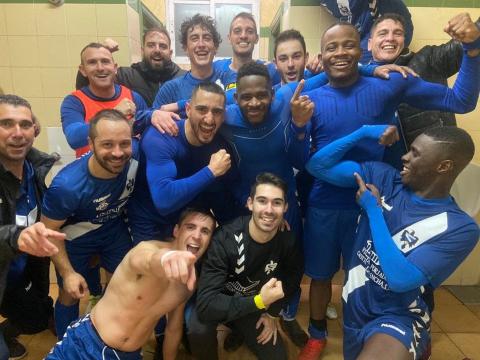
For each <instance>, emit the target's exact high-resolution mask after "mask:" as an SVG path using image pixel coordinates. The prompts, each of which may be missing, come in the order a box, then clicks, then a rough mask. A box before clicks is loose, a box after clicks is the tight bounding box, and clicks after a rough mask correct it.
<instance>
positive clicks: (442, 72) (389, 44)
mask: <svg viewBox="0 0 480 360" xmlns="http://www.w3.org/2000/svg"><path fill="white" fill-rule="evenodd" d="M462 16H464V17H465V18H467V17H469V15H468V14H466V13H464V14H463V15H462ZM476 25H477V26H476V29H475V28H473V27H472V28H471V29H472V31H476V32H478V33H480V19H479V20H477V22H476ZM404 29H405V20H404V19H403V18H402V17H401V16H399V15H397V14H384V15H383V16H381V17H379V18H378V19H377V20H375V22H374V23H373V25H372V31H371V33H370V39H369V43H368V44H369V49H370V50H371V52H372V56H373V61H372V63H374V64H390V63H394V64H397V65H404V66H409V67H411V68H412V69H413V70H414V71H415V72H417V74H418V75H420V77H422V78H423V79H425V80H427V81H430V82H435V83H438V84H442V85H447V79H448V78H450V77H451V76H453V75H454V74H456V73H457V72H458V70H459V69H460V64H461V62H462V55H463V49H462V44H461V42H460V41H456V40H450V41H448V42H447V43H444V44H441V45H426V46H424V47H422V48H421V49H420V50H418V51H416V52H413V51H410V50H409V49H408V48H405V30H404ZM398 117H399V122H400V126H401V127H402V136H403V137H404V143H405V145H406V147H405V146H403V145H404V144H399V146H398V151H397V152H402V154H404V153H405V152H406V149H407V148H408V146H410V144H411V143H412V142H413V140H414V139H415V138H416V137H417V136H418V135H419V134H421V133H422V132H423V131H424V130H425V129H427V128H430V127H436V126H455V125H456V120H455V115H454V114H452V113H448V112H443V111H428V110H423V109H418V108H417V107H415V105H413V106H411V105H408V104H401V105H400V106H399V108H398ZM392 155H394V154H392ZM394 157H395V158H396V160H397V161H396V163H395V164H393V163H392V165H395V166H396V167H397V168H401V161H398V159H399V158H400V156H399V155H398V154H397V155H396V156H394ZM390 158H392V156H389V157H388V158H387V160H389V159H390Z"/></svg>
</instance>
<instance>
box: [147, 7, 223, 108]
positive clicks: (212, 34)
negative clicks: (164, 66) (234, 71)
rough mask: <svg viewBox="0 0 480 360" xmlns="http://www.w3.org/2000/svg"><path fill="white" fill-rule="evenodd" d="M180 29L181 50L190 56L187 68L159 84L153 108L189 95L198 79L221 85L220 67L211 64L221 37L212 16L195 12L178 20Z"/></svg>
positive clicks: (187, 97) (185, 98) (184, 98)
mask: <svg viewBox="0 0 480 360" xmlns="http://www.w3.org/2000/svg"><path fill="white" fill-rule="evenodd" d="M180 33H181V43H182V46H183V50H184V51H185V52H186V53H187V56H188V59H189V60H190V66H191V69H190V71H188V72H187V73H186V74H185V75H183V76H180V77H178V78H176V79H173V80H171V81H169V82H168V83H166V84H165V85H164V86H162V87H161V88H160V90H159V91H158V93H157V96H156V97H155V101H154V103H153V109H159V108H160V107H161V106H162V105H167V104H172V103H176V102H177V101H179V100H188V99H190V98H191V97H192V92H193V89H194V88H195V87H196V86H197V85H198V84H200V83H207V82H211V83H215V82H217V83H220V84H221V85H222V86H223V85H225V79H224V78H223V75H224V71H222V70H218V69H215V68H214V67H213V58H214V56H215V54H216V53H217V49H218V46H219V45H220V42H221V41H222V39H221V37H220V34H219V33H218V31H217V29H216V27H215V23H214V21H213V19H212V18H211V17H209V16H204V15H200V14H196V15H194V16H193V17H192V18H188V19H186V20H185V21H184V22H183V23H182V25H181V27H180ZM155 114H156V112H154V113H153V115H152V116H154V117H155V116H157V115H155ZM157 114H158V113H157Z"/></svg>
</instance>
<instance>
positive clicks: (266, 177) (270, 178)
mask: <svg viewBox="0 0 480 360" xmlns="http://www.w3.org/2000/svg"><path fill="white" fill-rule="evenodd" d="M263 184H269V185H273V186H275V187H278V188H279V189H280V190H282V191H283V197H284V199H285V202H286V201H287V192H288V185H287V183H286V182H285V181H283V180H282V179H281V178H280V177H278V176H277V175H275V174H272V173H269V172H263V173H260V174H258V175H257V177H256V178H255V182H254V183H253V184H252V187H251V188H250V197H251V198H252V199H253V198H254V197H255V193H256V192H257V187H258V186H259V185H263Z"/></svg>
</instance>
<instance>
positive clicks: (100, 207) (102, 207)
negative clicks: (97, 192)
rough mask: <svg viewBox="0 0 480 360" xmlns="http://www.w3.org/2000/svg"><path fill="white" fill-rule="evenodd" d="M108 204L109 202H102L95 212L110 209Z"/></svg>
mask: <svg viewBox="0 0 480 360" xmlns="http://www.w3.org/2000/svg"><path fill="white" fill-rule="evenodd" d="M108 205H109V204H108V202H107V201H102V202H101V203H100V204H99V205H98V206H97V207H96V208H95V210H97V211H103V210H105V209H106V208H107V207H108Z"/></svg>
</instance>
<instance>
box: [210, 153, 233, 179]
mask: <svg viewBox="0 0 480 360" xmlns="http://www.w3.org/2000/svg"><path fill="white" fill-rule="evenodd" d="M230 166H232V160H231V159H230V154H229V153H227V151H226V150H224V149H221V150H218V151H217V152H216V153H215V154H212V156H211V157H210V163H209V164H208V168H209V169H210V171H211V172H212V173H213V176H215V177H219V176H222V175H223V174H225V173H226V172H227V171H228V169H230Z"/></svg>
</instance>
